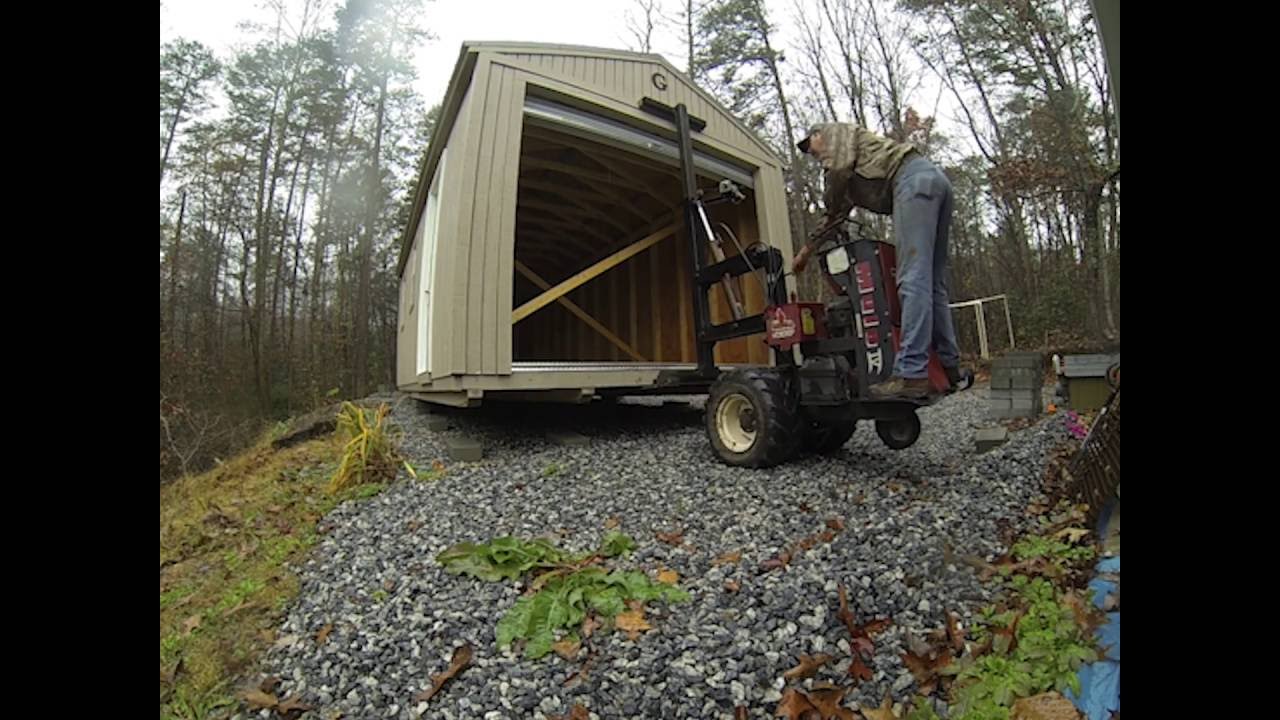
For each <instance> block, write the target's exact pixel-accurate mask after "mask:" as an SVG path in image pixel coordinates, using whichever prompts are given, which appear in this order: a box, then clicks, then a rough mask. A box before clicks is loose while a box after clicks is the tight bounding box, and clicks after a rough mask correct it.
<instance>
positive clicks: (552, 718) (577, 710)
mask: <svg viewBox="0 0 1280 720" xmlns="http://www.w3.org/2000/svg"><path fill="white" fill-rule="evenodd" d="M590 717H591V713H589V712H587V708H586V707H584V706H583V705H582V704H581V703H574V704H573V707H571V708H569V713H568V714H567V715H548V716H547V720H589V718H590Z"/></svg>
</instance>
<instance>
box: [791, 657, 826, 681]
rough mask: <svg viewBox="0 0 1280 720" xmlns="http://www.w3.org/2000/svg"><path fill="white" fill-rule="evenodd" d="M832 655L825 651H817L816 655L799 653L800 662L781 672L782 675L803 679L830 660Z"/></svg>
mask: <svg viewBox="0 0 1280 720" xmlns="http://www.w3.org/2000/svg"><path fill="white" fill-rule="evenodd" d="M831 660H832V657H831V656H830V655H828V654H826V653H818V654H817V655H801V656H800V664H799V665H796V666H795V667H793V668H791V669H790V670H788V671H786V672H784V673H782V677H784V678H786V679H787V680H803V679H805V678H809V677H813V675H814V673H816V672H818V669H819V668H821V667H822V666H823V665H826V664H827V663H829V662H831Z"/></svg>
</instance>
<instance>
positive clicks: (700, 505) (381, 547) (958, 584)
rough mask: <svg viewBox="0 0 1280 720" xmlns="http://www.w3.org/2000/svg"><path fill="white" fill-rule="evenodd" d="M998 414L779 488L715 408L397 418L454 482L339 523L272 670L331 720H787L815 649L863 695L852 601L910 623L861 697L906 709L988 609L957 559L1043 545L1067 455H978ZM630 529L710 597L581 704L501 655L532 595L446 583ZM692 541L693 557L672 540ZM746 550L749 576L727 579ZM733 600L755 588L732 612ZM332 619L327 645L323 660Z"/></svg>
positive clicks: (664, 626)
mask: <svg viewBox="0 0 1280 720" xmlns="http://www.w3.org/2000/svg"><path fill="white" fill-rule="evenodd" d="M986 395H987V391H986V389H985V388H975V389H973V390H971V391H969V392H966V393H961V394H958V395H955V396H952V397H950V398H947V399H946V400H944V401H942V402H941V403H939V404H937V405H935V406H933V407H931V408H928V409H926V410H924V411H923V412H922V413H921V420H922V423H923V426H924V432H923V435H922V436H921V438H920V440H919V442H918V443H917V444H916V445H915V446H914V447H912V448H910V449H908V450H905V451H899V452H895V451H892V450H889V449H888V448H886V447H885V446H884V445H883V444H882V443H881V441H880V440H879V438H878V437H876V434H875V432H874V428H873V427H872V426H871V425H870V424H863V425H862V426H860V427H859V429H858V432H857V433H855V435H854V437H853V439H852V440H850V441H849V443H848V444H847V445H846V446H845V448H844V449H843V451H842V452H841V453H840V454H839V455H837V456H835V457H831V458H825V457H808V458H804V459H802V460H799V461H796V462H793V463H791V464H788V465H786V466H783V467H779V468H774V469H771V470H742V469H734V468H729V467H726V466H724V465H722V464H720V463H719V462H718V461H717V460H716V459H715V458H714V457H713V456H712V454H711V451H710V449H709V446H708V443H707V439H706V436H705V434H704V432H703V429H702V424H701V413H700V410H699V409H698V408H697V403H696V402H695V404H694V405H693V406H690V405H687V404H686V405H667V406H662V405H658V406H656V407H652V406H640V405H630V404H623V405H620V406H618V407H617V408H616V409H615V410H614V411H610V410H609V409H608V408H584V407H571V408H558V409H553V408H547V407H545V406H531V407H524V406H522V407H518V408H515V409H513V408H511V407H506V408H499V407H486V408H481V409H479V410H477V411H468V412H466V413H464V414H453V415H451V418H452V419H453V428H452V429H450V430H447V431H444V432H439V433H432V432H428V431H427V430H425V428H424V427H423V425H424V423H423V422H422V418H423V416H422V415H421V414H420V411H419V409H418V408H417V407H416V404H415V403H414V402H413V401H410V400H406V401H404V402H401V403H400V405H399V406H398V407H397V409H396V411H395V413H394V419H395V421H396V422H397V423H398V424H399V425H400V426H401V427H402V428H403V430H404V434H405V444H404V448H405V451H406V452H407V454H408V456H409V457H410V459H411V461H412V462H413V463H414V464H415V466H416V467H418V468H422V469H425V468H430V467H431V464H432V461H433V460H435V459H442V460H444V462H445V463H446V465H447V474H446V475H445V476H444V478H443V479H441V480H439V481H437V482H402V483H397V484H395V485H394V486H392V487H391V488H389V489H388V490H387V491H385V492H383V493H382V494H381V495H379V496H377V497H375V498H373V499H371V500H367V501H364V502H360V503H348V504H346V505H344V506H342V507H340V508H338V509H337V510H335V511H334V512H333V513H332V514H331V515H330V516H329V517H328V518H327V519H326V520H325V521H324V522H325V523H327V524H329V525H331V526H332V528H333V529H332V530H331V531H330V532H329V534H328V536H327V537H326V539H325V540H324V541H323V542H322V543H321V544H320V545H319V546H317V547H316V548H315V549H314V551H313V552H312V553H311V556H310V559H309V560H308V561H307V562H306V564H305V565H303V566H302V567H300V568H298V571H299V573H300V575H301V577H302V590H301V595H300V598H299V599H298V601H297V602H296V603H295V604H294V606H293V607H292V608H290V610H289V611H288V614H287V619H286V621H285V623H284V626H283V628H281V630H280V639H279V640H278V642H277V643H276V646H275V647H274V648H273V649H272V650H271V651H270V652H269V653H268V656H267V658H266V661H265V665H266V667H265V668H264V670H265V672H267V673H269V674H275V675H278V676H279V677H281V678H282V679H283V683H282V685H281V687H280V688H279V689H278V690H277V693H278V694H279V696H280V697H285V696H287V695H289V694H293V693H298V694H300V695H301V696H302V697H303V698H304V699H305V700H306V701H307V702H309V703H311V704H312V705H314V706H316V712H313V713H312V714H311V715H310V716H311V717H321V718H331V717H335V716H336V715H337V713H338V712H341V713H342V717H344V718H346V719H348V720H350V719H351V718H417V717H429V718H437V717H438V718H453V719H456V720H470V719H471V718H476V719H480V718H484V719H489V718H530V717H532V718H543V717H545V716H546V715H547V714H558V713H565V712H568V710H569V708H570V707H571V706H572V705H573V703H575V702H579V703H582V704H583V705H585V706H586V707H587V708H588V709H589V710H590V711H591V717H592V718H604V719H609V720H612V719H614V718H664V719H666V718H728V719H730V720H731V719H732V718H733V712H734V707H735V706H736V705H739V704H743V705H746V706H748V707H749V708H750V716H751V717H753V718H767V717H771V716H772V711H773V709H774V706H775V704H776V702H777V701H778V699H779V697H780V690H781V689H782V687H783V679H782V673H783V672H785V671H786V670H788V669H790V668H791V667H793V666H794V665H795V664H796V658H797V656H798V655H799V654H801V653H815V652H829V653H831V654H834V655H836V656H837V658H839V659H840V661H839V662H835V663H832V664H830V665H828V666H827V667H826V668H824V669H823V670H822V671H820V672H819V674H818V675H817V677H816V678H815V679H816V680H819V681H821V680H824V679H826V680H831V681H834V682H837V683H839V684H840V685H847V684H849V682H850V681H849V676H848V675H847V674H846V670H847V667H848V663H849V660H848V658H849V656H848V653H847V650H848V645H847V643H846V642H845V640H844V639H843V638H846V637H847V633H846V631H845V629H844V627H843V625H841V623H840V621H839V620H838V619H837V618H836V609H837V607H838V603H837V585H838V584H843V585H844V586H845V587H846V588H847V590H848V593H849V601H850V605H851V606H852V607H853V608H854V610H855V613H856V614H857V616H858V618H859V619H860V620H868V619H871V618H874V617H890V618H892V621H893V625H892V626H891V627H890V629H889V630H887V631H885V632H884V633H883V634H881V635H879V636H878V637H877V643H876V656H875V658H874V661H873V662H871V663H869V665H870V667H871V668H872V670H873V671H874V672H875V678H874V679H873V680H872V681H870V682H864V683H862V684H861V685H860V686H859V687H858V689H857V690H856V691H854V692H851V693H850V694H849V695H848V696H847V697H846V701H850V700H852V701H857V702H861V703H863V704H866V705H871V706H875V705H878V704H879V701H880V699H881V698H882V697H883V696H884V694H885V693H886V692H888V693H891V694H892V695H893V696H894V698H895V699H897V700H902V699H905V698H908V697H910V695H911V692H912V689H913V688H912V685H911V675H910V673H909V672H908V671H907V670H906V668H905V667H904V666H903V664H902V661H901V659H900V657H899V656H900V654H901V653H902V652H903V648H904V637H903V633H904V632H905V631H908V630H909V631H911V632H913V633H922V632H924V631H926V630H929V629H932V628H937V627H941V626H942V624H943V613H944V611H945V610H956V611H958V612H960V613H961V615H962V616H968V615H969V614H970V613H971V612H975V611H976V610H977V609H978V608H980V607H981V606H982V605H983V604H985V603H986V602H987V601H988V600H989V599H990V596H989V593H990V591H989V590H988V589H985V588H984V587H983V586H982V585H981V584H980V583H979V582H978V581H977V579H976V578H975V576H974V575H973V572H972V571H971V570H970V569H968V568H967V567H965V566H959V567H957V566H954V565H947V564H946V563H945V562H944V560H943V546H944V543H945V542H950V543H951V544H952V545H953V546H954V547H955V548H956V551H957V552H958V553H973V554H977V555H981V556H991V555H993V554H996V553H998V552H1001V551H1002V550H1003V548H1001V547H1000V545H999V540H998V538H999V536H1000V532H999V530H998V527H999V526H998V522H1003V523H1010V522H1011V523H1013V525H1014V527H1019V526H1021V524H1022V523H1023V522H1024V518H1023V512H1022V510H1023V508H1024V507H1025V506H1026V504H1027V503H1028V502H1029V501H1030V500H1031V499H1032V498H1033V497H1035V496H1036V495H1037V494H1038V488H1039V480H1040V477H1041V475H1042V471H1043V464H1044V457H1045V452H1046V450H1047V449H1049V448H1050V447H1051V446H1053V445H1054V444H1056V443H1057V442H1058V441H1059V440H1060V439H1061V438H1062V437H1064V436H1065V432H1064V431H1063V430H1062V429H1061V423H1060V422H1059V421H1058V420H1057V419H1053V418H1051V419H1048V420H1045V421H1042V422H1040V423H1039V424H1037V425H1035V426H1032V427H1031V428H1028V429H1025V430H1021V431H1019V432H1016V433H1013V434H1012V437H1011V440H1010V442H1009V443H1007V444H1006V445H1004V446H1002V447H1000V448H997V449H996V450H993V451H991V452H988V453H986V454H984V455H975V454H974V451H973V430H974V428H975V427H978V426H980V425H983V424H985V422H984V419H983V416H984V413H985V409H986ZM554 430H572V431H576V432H579V433H582V434H584V435H587V436H588V437H589V438H590V442H589V443H588V444H587V445H586V446H584V447H563V446H558V445H555V444H552V443H550V442H549V441H547V440H546V439H545V438H544V433H546V432H548V431H554ZM463 431H465V432H466V433H467V434H468V435H470V436H472V437H476V438H480V439H482V440H483V442H484V446H485V459H484V460H483V461H482V462H479V463H474V464H465V463H458V464H453V463H450V462H449V461H448V460H447V456H446V454H445V449H444V440H445V438H446V437H448V436H449V435H451V434H454V433H458V432H463ZM552 465H554V466H556V467H557V468H558V471H557V472H554V473H551V472H550V471H549V470H548V468H549V467H550V466H552ZM611 517H616V518H618V519H619V520H620V521H621V525H620V527H619V529H620V530H622V531H623V532H626V533H627V534H629V535H631V536H632V537H633V538H634V539H635V540H636V542H637V544H638V545H639V547H638V549H637V551H636V552H635V553H634V554H633V555H632V556H631V557H630V558H628V559H627V560H625V561H624V562H622V563H618V564H617V565H620V566H622V567H634V568H640V569H645V570H648V571H650V573H651V574H652V572H653V571H655V570H657V569H658V568H659V567H665V568H669V569H673V570H676V571H677V572H679V574H680V580H679V586H680V587H681V588H683V589H685V590H687V591H688V592H689V593H690V594H691V596H692V599H691V601H689V602H686V603H683V604H679V605H673V606H666V605H663V604H662V603H657V602H655V603H651V604H650V606H649V608H648V618H649V620H650V622H651V623H652V624H653V626H654V630H652V631H651V632H648V633H646V634H644V635H643V636H641V637H640V638H639V639H638V640H636V641H634V642H633V641H629V640H627V639H626V638H625V636H624V635H623V634H622V633H610V634H608V635H597V636H596V637H594V638H593V639H592V641H591V644H593V645H594V646H595V647H596V649H597V653H596V657H595V659H594V661H593V662H592V666H591V670H590V672H588V673H587V674H586V676H585V679H582V680H580V681H575V682H574V683H571V684H570V685H569V686H565V684H564V682H565V680H566V678H568V677H569V676H570V675H571V674H572V673H573V672H574V671H575V670H577V669H578V668H579V666H580V665H581V662H580V661H578V662H573V663H571V662H567V661H564V660H562V659H560V658H559V657H556V656H554V655H552V656H549V657H548V658H544V659H542V660H539V661H529V660H524V659H523V658H521V657H520V656H519V655H517V654H515V653H513V652H511V651H509V650H507V651H501V650H498V649H497V647H496V646H495V643H494V626H495V623H496V622H497V619H498V618H499V617H500V616H501V615H502V613H503V612H505V611H506V610H507V609H508V608H510V607H511V605H512V604H513V603H514V602H515V600H516V598H517V596H518V594H519V593H518V590H517V589H516V588H515V587H514V586H513V585H512V584H511V583H486V582H482V581H479V580H476V579H473V578H470V577H466V576H451V575H447V574H445V573H444V572H443V571H442V570H441V568H440V566H439V565H438V564H437V563H436V562H435V560H434V557H435V555H436V554H437V553H439V552H440V551H441V550H443V549H445V548H446V547H448V546H449V545H452V544H454V543H456V542H460V541H464V540H465V541H479V542H483V541H486V540H488V539H490V538H492V537H495V536H500V535H508V534H510V535H518V536H522V537H533V536H538V535H545V534H550V533H560V537H561V538H562V539H561V540H560V544H561V545H562V546H563V547H565V548H567V549H570V550H573V551H584V550H588V549H590V548H593V547H594V546H595V545H596V544H597V543H598V542H599V540H600V538H601V537H602V536H603V534H604V532H605V530H604V523H605V521H606V520H607V519H608V518H611ZM832 517H839V518H842V519H843V520H844V523H845V525H846V527H845V529H844V531H843V532H840V533H838V534H837V535H836V537H835V539H834V540H833V541H832V542H830V543H818V544H817V545H816V546H814V547H813V548H812V549H810V550H809V551H807V552H803V553H800V554H798V555H797V556H796V557H795V558H794V559H793V560H792V561H791V563H790V565H789V567H787V568H786V569H783V570H773V571H769V572H765V571H762V569H761V567H760V565H761V563H762V562H764V561H766V560H768V559H770V558H773V557H774V556H776V555H777V554H778V552H779V551H780V550H782V549H783V548H784V547H785V546H786V545H788V544H790V543H794V542H796V541H797V540H800V539H802V538H804V537H806V536H812V535H814V534H815V533H818V532H820V531H822V530H824V529H825V525H824V523H825V521H826V520H827V519H828V518H832ZM676 530H683V532H684V544H683V545H680V546H671V545H668V544H665V543H663V542H660V541H658V540H657V539H655V537H654V533H655V532H671V531H676ZM733 551H740V552H741V554H742V560H741V562H740V563H738V564H737V565H730V566H726V565H718V566H717V565H713V563H712V561H713V560H714V559H715V558H716V557H717V556H719V555H721V554H723V553H730V552H733ZM728 580H734V581H737V582H738V583H740V590H739V591H738V592H736V593H730V592H727V591H726V590H725V588H724V585H725V582H726V581H728ZM329 623H332V624H333V629H332V632H331V633H330V634H329V635H328V639H327V642H325V643H324V644H323V645H319V644H317V642H316V633H317V631H319V630H320V629H321V628H322V627H323V626H325V625H326V624H329ZM463 642H469V643H471V644H472V645H473V646H474V647H475V650H476V653H475V660H474V661H473V662H472V664H471V666H470V667H468V668H467V669H466V670H465V672H463V673H462V674H461V675H459V676H458V677H457V678H455V679H454V680H453V681H451V682H450V683H449V684H448V685H446V686H445V688H444V690H442V691H441V692H440V693H439V694H438V695H436V696H435V697H434V698H433V699H432V700H431V702H430V704H429V705H428V704H425V703H416V702H414V701H413V697H414V695H416V694H417V693H419V692H420V691H422V690H423V689H425V688H426V687H428V686H429V681H428V677H429V675H430V674H431V673H435V672H440V671H441V670H443V669H444V667H445V666H446V665H447V664H448V660H449V657H450V655H451V653H452V651H453V649H454V648H455V647H456V646H457V645H459V644H461V643H463ZM265 712H266V711H263V713H264V717H265Z"/></svg>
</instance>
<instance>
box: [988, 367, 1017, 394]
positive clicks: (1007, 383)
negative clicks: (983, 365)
mask: <svg viewBox="0 0 1280 720" xmlns="http://www.w3.org/2000/svg"><path fill="white" fill-rule="evenodd" d="M1011 387H1013V377H1012V376H1010V375H1009V374H1008V373H1007V372H1001V373H997V372H995V371H994V370H993V371H992V372H991V389H992V390H993V391H994V390H996V389H1002V390H1007V389H1009V388H1011Z"/></svg>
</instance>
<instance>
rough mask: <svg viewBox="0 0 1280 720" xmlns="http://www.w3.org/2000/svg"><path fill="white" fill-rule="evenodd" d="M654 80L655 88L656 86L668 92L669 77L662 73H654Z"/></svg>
mask: <svg viewBox="0 0 1280 720" xmlns="http://www.w3.org/2000/svg"><path fill="white" fill-rule="evenodd" d="M652 80H653V86H654V87H656V88H658V89H659V90H666V89H667V76H666V75H663V74H662V73H660V72H656V73H654V74H653V78H652Z"/></svg>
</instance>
